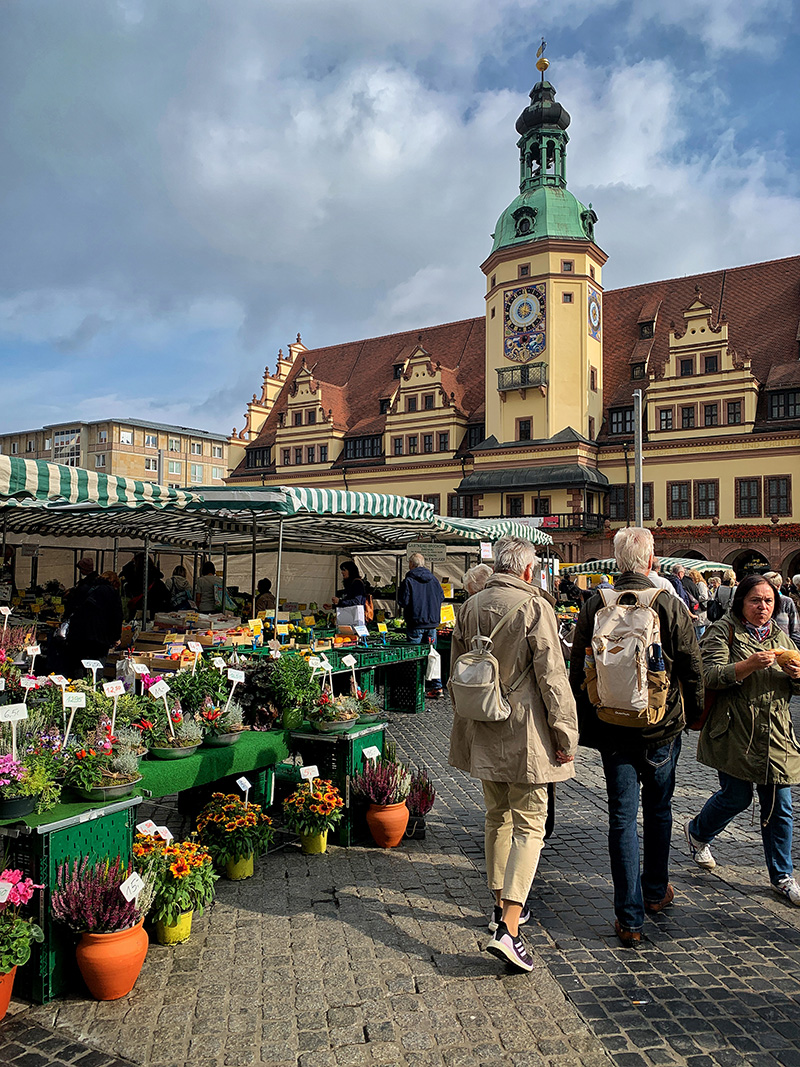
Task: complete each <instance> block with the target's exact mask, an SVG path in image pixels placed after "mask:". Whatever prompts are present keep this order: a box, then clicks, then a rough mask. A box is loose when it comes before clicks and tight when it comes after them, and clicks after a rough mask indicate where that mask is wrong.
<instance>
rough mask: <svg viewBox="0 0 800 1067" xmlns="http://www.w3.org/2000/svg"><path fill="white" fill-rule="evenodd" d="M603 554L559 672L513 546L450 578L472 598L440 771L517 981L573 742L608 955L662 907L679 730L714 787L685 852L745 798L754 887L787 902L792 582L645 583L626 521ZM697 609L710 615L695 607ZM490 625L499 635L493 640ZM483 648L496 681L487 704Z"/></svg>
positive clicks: (690, 579)
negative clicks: (551, 810) (596, 829)
mask: <svg viewBox="0 0 800 1067" xmlns="http://www.w3.org/2000/svg"><path fill="white" fill-rule="evenodd" d="M614 553H615V560H616V564H617V568H618V570H619V574H618V576H617V578H616V580H615V582H614V583H613V586H612V583H611V582H610V581H609V580H608V579H607V580H606V582H604V583H602V585H601V586H600V587H597V588H595V589H593V590H591V591H590V592H589V595H588V596H586V597H584V596H583V593H582V591H579V593H580V599H581V608H580V612H579V615H578V619H577V623H576V626H575V632H574V638H573V645H572V652H571V656H570V660H569V672H567V668H566V666H565V661H564V657H563V656H562V654H561V650H560V645H559V640H558V632H557V624H556V616H555V613H554V611H553V610H552V606H553V605H554V604H555V603H556V601H555V599H554V598H553V597H551V596H550V595H549V593H548V592H547V591H545V590H543V589H541V588H540V587H539V585H538V584H535V585H534V584H531V582H532V579H533V576H534V573H535V568H536V555H535V551H534V548H533V546H532V545H531V544H530V543H529V542H527V541H522V540H519V539H517V538H504V539H502V540H501V541H499V542H498V543H497V544H496V546H495V553H494V560H495V562H494V569H493V571H492V570H491V569H489V568H485V569H484V565H481V567H480V568H472V569H471V570H470V571H468V572H467V574H465V576H464V586H465V588H466V590H467V592H468V593H469V594H470V597H469V599H468V600H467V601H466V602H465V603H464V604H463V605H462V607H461V609H460V610H459V613H458V616H457V618H456V625H455V629H454V632H453V644H452V659H451V682H450V692H451V697H452V698H453V704H454V715H453V726H452V732H451V739H450V763H451V765H452V766H454V767H457V768H458V769H460V770H462V771H465V772H467V773H468V774H470V775H472V776H473V777H476V778H478V779H479V780H480V781H481V782H482V786H483V794H484V802H485V808H486V814H485V857H486V871H487V879H488V886H489V889H490V891H491V893H492V895H493V898H494V900H493V908H492V912H491V915H490V919H489V930H490V933H491V938H490V940H489V942H488V944H487V946H486V948H487V951H488V952H490V953H492V954H493V955H495V956H497V957H498V958H500V959H502V960H504V961H506V962H508V963H510V964H511V965H512V966H514V967H516V968H518V969H520V970H523V971H529V970H531V969H532V968H533V960H532V958H531V955H530V952H529V950H528V948H527V946H526V945H525V942H524V940H523V939H522V937H521V935H520V927H521V926H522V925H524V923H525V922H527V920H528V918H529V914H530V913H529V911H528V907H527V903H526V902H527V897H528V893H529V891H530V886H531V884H532V882H533V878H534V876H535V873H536V868H537V865H538V862H539V857H540V854H541V849H542V845H543V842H544V839H545V821H546V813H547V797H548V785H552V783H555V782H559V781H564V780H566V779H567V778H570V777H572V776H573V775H574V774H575V773H576V772H575V757H576V754H577V752H578V746H579V744H580V745H584V746H588V747H592V748H596V749H597V750H598V751H599V754H600V758H601V760H602V766H603V771H604V776H605V782H606V791H607V797H608V850H609V859H610V867H611V878H612V883H613V887H614V912H615V931H616V935H617V937H618V938H619V941H620V942H621V944H622V945H623V946H625V947H631V946H636V945H637V944H639V943H640V942H641V940H642V936H643V929H644V925H645V920H646V916H647V915H656V914H658V913H659V912H661V911H663V910H664V909H665V908H668V907H669V906H670V905H671V904H672V903H673V901H674V899H675V891H674V888H673V886H672V884H671V883H670V880H669V869H670V842H671V836H672V825H673V814H672V800H673V794H674V790H675V782H676V773H677V768H678V761H679V757H680V753H681V743H682V739H683V734H684V731H685V730H686V729H687V728H688V727H691V728H693V729H699V730H700V734H699V744H698V751H697V758H698V760H699V761H700V762H701V763H703V764H705V765H707V766H709V767H711V768H713V769H714V770H715V771H716V772H717V774H718V776H719V789H718V790H716V791H715V792H714V793H713V795H712V796H711V797H710V798H709V799H708V801H707V802H706V803H705V805H704V806H703V807H702V809H701V811H699V812H698V814H697V815H696V816H695V817H694V818H689V819H686V821H685V824H684V833H685V837H686V843H687V848H688V854H689V856H690V857H691V859H692V860H693V861H694V862H695V863H696V864H697V865H698V866H699V867H701V868H704V869H711V868H713V867H714V866H715V865H716V861H715V859H714V857H713V855H712V853H711V847H710V846H711V844H712V842H713V841H714V840H715V839H716V838H717V836H718V835H719V834H720V832H721V831H722V830H723V829H725V827H726V826H728V825H729V823H730V822H731V821H732V820H733V819H734V818H735V817H736V816H737V815H738V814H740V813H741V812H742V811H744V810H745V809H746V808H747V807H748V806H749V804H750V803H751V800H752V797H753V792H754V790H755V792H756V794H757V795H758V798H759V803H760V825H761V834H762V840H763V847H764V855H765V860H766V867H767V872H768V877H769V884H770V886H771V888H772V890H773V891H774V892H775V893H776V894H777V895H778V896H780V898H781V899H783V900H784V901H786V902H787V903H789V904H791V905H797V906H800V885H798V883H797V881H796V880H795V877H794V870H793V864H792V857H791V847H792V827H793V820H792V801H791V788H790V787H791V786H792V785H793V784H797V783H800V744H798V741H797V739H796V737H795V734H794V730H793V727H792V720H791V714H790V706H789V704H790V700H791V698H792V696H794V695H800V652H799V651H798V640H797V638H798V636H800V635H797V634H796V631H795V630H793V628H792V613H791V612H790V611H789V609H788V606H787V605H785V604H784V603H783V602H784V600H788V601H789V602H790V603H791V604H792V606H793V607H794V608H795V609H796V608H797V606H798V600H797V596H798V595H800V576H797V577H796V578H795V579H793V581H792V583H791V584H792V591H793V593H794V595H793V596H790V597H782V595H781V593H780V591H779V583H778V582H777V581H776V577H777V576H776V575H775V574H774V573H772V572H770V573H768V574H765V575H759V574H755V575H751V576H748V577H746V578H745V579H744V580H743V581H741V582H739V583H738V584H737V582H736V576H735V575H734V574H733V572H727V573H726V574H725V575H724V576H723V578H722V579H721V581H720V583H719V584H718V585H717V583H713V584H712V583H711V582H709V583H705V582H704V581H703V579H702V577H701V576H700V574H699V572H698V573H692V572H691V571H690V572H688V573H687V572H685V571H684V570H683V568H682V567H679V568H675V570H674V571H673V573H671V574H670V575H669V576H666V575H665V576H661V575H659V574H658V568H657V562H656V559H655V554H654V542H653V537H652V534H651V533H650V532H649V531H648V530H645V529H642V528H638V527H628V528H625V529H622V530H619V531H618V532H617V534H616V536H615V538H614ZM679 585H680V589H679V588H678V586H679ZM572 587H573V583H572V582H571V580H570V579H566V580H562V582H561V584H560V587H559V593H560V594H564V595H566V596H567V597H568V598H570V599H572V598H573V596H574V590H573V588H572ZM575 588H577V587H575ZM682 594H685V596H684V595H682ZM712 601H713V602H714V603H717V604H719V606H720V608H721V609H722V610H721V611H720V612H719V613H717V612H714V611H712V612H711V613H709V612H708V605H709V604H710V603H711V602H712ZM795 614H796V610H795ZM703 616H705V617H703ZM711 616H714V618H712V617H711ZM784 616H785V617H786V618H784ZM501 627H502V629H503V634H502V641H501V640H497V641H493V640H492V638H493V637H494V636H495V634H497V633H498V632H499V629H500V628H501ZM642 634H647V637H646V638H642ZM490 635H491V636H490ZM628 650H630V652H629V651H628ZM487 654H488V655H490V656H491V657H493V664H494V668H493V669H495V670H496V677H497V693H496V696H495V697H494V698H493V699H489V697H488V696H487V694H490V690H489V688H488V686H489V682H488V681H487V679H488V677H489V675H490V674H491V671H489V669H488V668H489V663H488V660H487V659H486V655H487ZM476 663H477V666H476ZM454 675H455V677H456V678H457V679H458V680H457V681H456V682H454V680H453V679H454ZM470 685H472V686H473V690H474V691H473V690H470ZM481 687H483V688H481ZM479 692H480V693H481V694H482V695H481V701H478V700H477V698H476V695H477V694H478V693H479ZM478 708H480V709H481V710H476V709H478ZM487 708H488V709H489V710H488V711H487V710H486V709H487ZM578 773H579V771H578ZM640 807H641V811H642V833H641V838H642V840H641V846H640V834H639V830H638V825H637V820H638V814H639V809H640Z"/></svg>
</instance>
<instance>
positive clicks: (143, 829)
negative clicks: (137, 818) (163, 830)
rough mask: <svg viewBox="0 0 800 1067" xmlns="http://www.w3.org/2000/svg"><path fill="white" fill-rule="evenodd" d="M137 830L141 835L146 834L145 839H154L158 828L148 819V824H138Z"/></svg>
mask: <svg viewBox="0 0 800 1067" xmlns="http://www.w3.org/2000/svg"><path fill="white" fill-rule="evenodd" d="M136 829H137V830H138V831H139V833H140V834H144V835H145V837H152V836H153V834H154V833H155V832H156V830H157V829H158V827H157V826H156V824H155V823H154V822H153V820H152V819H148V820H147V821H146V822H140V823H137V824H136Z"/></svg>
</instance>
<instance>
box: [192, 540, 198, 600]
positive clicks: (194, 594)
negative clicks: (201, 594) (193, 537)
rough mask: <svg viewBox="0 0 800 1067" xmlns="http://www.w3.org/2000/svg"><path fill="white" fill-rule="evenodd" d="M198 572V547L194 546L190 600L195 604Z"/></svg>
mask: <svg viewBox="0 0 800 1067" xmlns="http://www.w3.org/2000/svg"><path fill="white" fill-rule="evenodd" d="M199 572H200V546H199V545H195V546H194V577H193V578H192V600H193V601H194V602H195V603H197V578H198V575H199Z"/></svg>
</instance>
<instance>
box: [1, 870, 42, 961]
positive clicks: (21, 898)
mask: <svg viewBox="0 0 800 1067" xmlns="http://www.w3.org/2000/svg"><path fill="white" fill-rule="evenodd" d="M0 882H5V883H6V884H7V885H10V886H11V889H10V890H9V893H8V897H7V898H6V900H5V903H3V904H0V975H3V974H8V972H9V971H10V970H12V969H13V968H14V967H22V966H24V964H26V963H27V962H28V960H29V959H30V958H31V944H32V943H33V942H34V941H35V942H42V941H44V933H43V932H42V929H41V927H39V926H37V925H36V923H35V922H33V920H32V919H23V918H22V917H21V916H20V913H19V909H20V908H21V907H23V906H24V905H25V904H28V903H29V902H30V900H31V898H32V897H33V891H34V889H42V888H43V886H40V885H34V884H33V880H32V879H31V878H23V876H22V872H21V871H17V870H11V869H6V870H4V871H0Z"/></svg>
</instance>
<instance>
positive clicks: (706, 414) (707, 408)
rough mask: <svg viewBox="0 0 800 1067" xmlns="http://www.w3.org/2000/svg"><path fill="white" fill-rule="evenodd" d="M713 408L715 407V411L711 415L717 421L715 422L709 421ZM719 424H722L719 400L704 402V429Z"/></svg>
mask: <svg viewBox="0 0 800 1067" xmlns="http://www.w3.org/2000/svg"><path fill="white" fill-rule="evenodd" d="M712 408H713V409H714V412H713V414H712V415H711V418H713V419H714V420H715V421H714V422H709V421H708V419H709V411H710V410H711V409H712ZM719 425H720V421H719V401H718V400H710V401H709V402H708V403H707V404H705V403H704V404H703V429H713V428H714V427H715V426H719Z"/></svg>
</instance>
